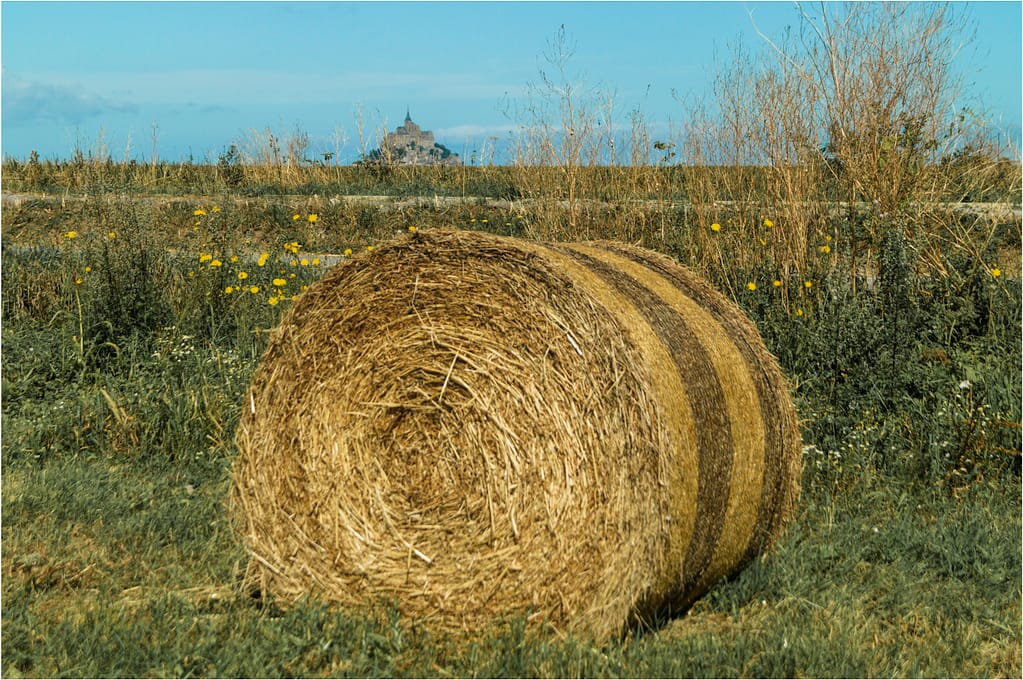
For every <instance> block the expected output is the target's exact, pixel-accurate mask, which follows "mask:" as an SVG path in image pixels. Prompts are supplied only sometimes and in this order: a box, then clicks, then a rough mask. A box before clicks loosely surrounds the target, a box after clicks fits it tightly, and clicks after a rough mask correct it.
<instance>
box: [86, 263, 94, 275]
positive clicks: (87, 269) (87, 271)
mask: <svg viewBox="0 0 1023 680" xmlns="http://www.w3.org/2000/svg"><path fill="white" fill-rule="evenodd" d="M91 271H92V267H90V266H89V265H85V273H86V274H88V273H89V272H91Z"/></svg>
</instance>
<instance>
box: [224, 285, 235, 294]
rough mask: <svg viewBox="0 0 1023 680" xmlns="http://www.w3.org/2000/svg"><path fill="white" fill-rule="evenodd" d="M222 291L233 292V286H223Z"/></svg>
mask: <svg viewBox="0 0 1023 680" xmlns="http://www.w3.org/2000/svg"><path fill="white" fill-rule="evenodd" d="M224 292H225V293H227V294H228V295H230V294H231V293H233V292H234V286H227V287H226V288H224Z"/></svg>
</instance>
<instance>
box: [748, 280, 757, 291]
mask: <svg viewBox="0 0 1023 680" xmlns="http://www.w3.org/2000/svg"><path fill="white" fill-rule="evenodd" d="M756 289H757V284H755V283H753V282H752V281H750V282H749V283H747V284H746V290H756Z"/></svg>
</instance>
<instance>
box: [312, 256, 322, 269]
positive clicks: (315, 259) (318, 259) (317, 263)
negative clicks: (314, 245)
mask: <svg viewBox="0 0 1023 680" xmlns="http://www.w3.org/2000/svg"><path fill="white" fill-rule="evenodd" d="M319 264H320V258H318V257H314V258H313V266H314V267H316V266H318V265H319Z"/></svg>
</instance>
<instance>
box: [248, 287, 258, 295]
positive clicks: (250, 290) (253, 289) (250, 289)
mask: <svg viewBox="0 0 1023 680" xmlns="http://www.w3.org/2000/svg"><path fill="white" fill-rule="evenodd" d="M249 292H250V293H252V294H253V295H255V294H256V293H258V292H259V286H249Z"/></svg>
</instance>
